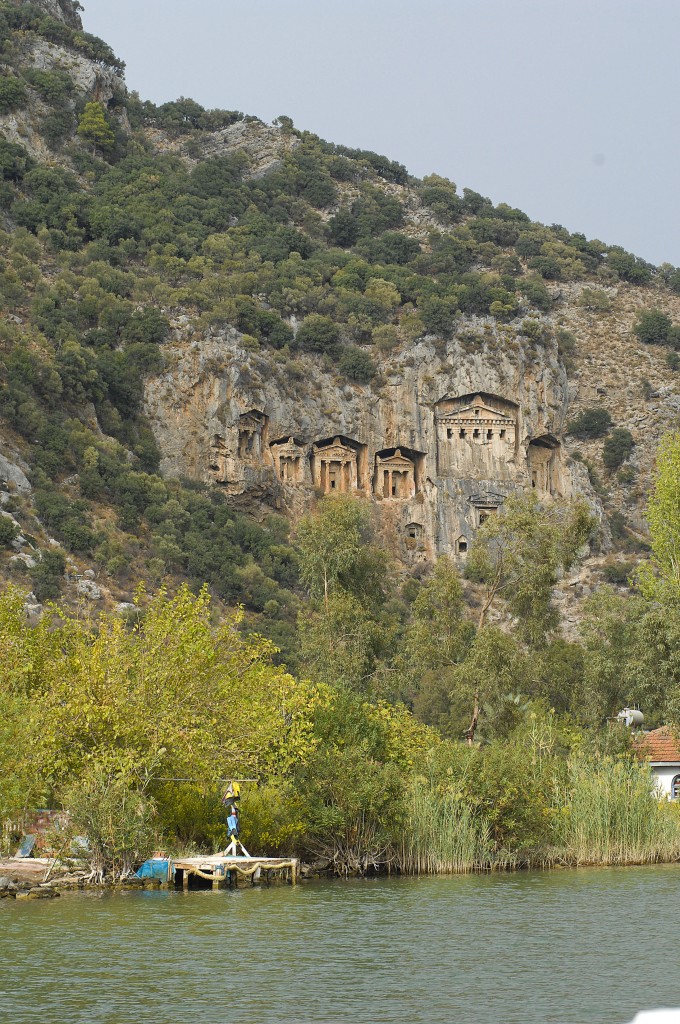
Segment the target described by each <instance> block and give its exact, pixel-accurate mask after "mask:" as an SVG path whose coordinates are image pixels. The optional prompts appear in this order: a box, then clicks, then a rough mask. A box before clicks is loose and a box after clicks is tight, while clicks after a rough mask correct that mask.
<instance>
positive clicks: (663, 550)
mask: <svg viewBox="0 0 680 1024" xmlns="http://www.w3.org/2000/svg"><path fill="white" fill-rule="evenodd" d="M647 522H648V523H649V531H650V533H651V536H652V558H651V560H650V561H649V562H648V563H647V564H646V565H644V566H643V567H642V568H641V570H640V572H639V573H638V583H639V585H640V589H641V590H642V592H643V594H644V595H645V597H646V598H647V599H648V600H650V601H658V602H660V603H661V604H662V605H664V606H668V607H673V608H676V607H680V433H677V432H676V433H672V434H666V435H665V437H663V438H662V440H661V443H660V444H659V448H658V451H657V455H656V467H655V470H654V480H653V486H652V491H651V494H650V496H649V501H648V504H647Z"/></svg>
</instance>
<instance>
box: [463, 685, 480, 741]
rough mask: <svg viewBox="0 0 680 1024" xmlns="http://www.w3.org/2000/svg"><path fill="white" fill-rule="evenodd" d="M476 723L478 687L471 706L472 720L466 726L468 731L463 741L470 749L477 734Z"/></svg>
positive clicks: (477, 719) (477, 718)
mask: <svg viewBox="0 0 680 1024" xmlns="http://www.w3.org/2000/svg"><path fill="white" fill-rule="evenodd" d="M478 721H479V687H478V686H476V687H475V698H474V704H473V706H472V719H471V720H470V725H469V726H468V730H467V732H466V733H465V739H466V740H467V742H468V746H470V747H471V746H472V744H473V742H474V738H475V733H476V732H477V722H478Z"/></svg>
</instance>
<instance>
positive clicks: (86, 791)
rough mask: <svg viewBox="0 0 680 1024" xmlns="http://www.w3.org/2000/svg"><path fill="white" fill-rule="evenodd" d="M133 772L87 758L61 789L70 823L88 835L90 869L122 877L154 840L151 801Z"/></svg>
mask: <svg viewBox="0 0 680 1024" xmlns="http://www.w3.org/2000/svg"><path fill="white" fill-rule="evenodd" d="M136 783H137V779H136V778H135V775H134V773H133V772H130V771H127V770H124V769H121V770H118V771H116V770H114V769H112V768H111V767H109V766H108V765H105V764H102V763H97V762H96V761H95V762H92V763H90V764H89V765H88V767H87V768H86V769H85V771H84V772H83V774H82V775H81V776H80V778H79V779H78V781H77V782H74V783H73V784H72V785H71V786H70V787H69V788H68V789H67V790H66V791H65V792H64V794H63V799H64V805H65V806H66V807H67V808H68V810H69V812H70V815H71V821H72V824H73V826H74V828H75V829H76V830H77V831H78V832H79V833H81V834H82V835H85V836H87V839H88V843H89V857H90V863H91V868H92V873H93V875H94V877H95V878H97V879H98V880H99V881H101V880H102V879H103V878H104V876H105V875H110V876H111V877H112V878H114V879H116V878H124V877H125V876H126V875H129V874H130V873H131V872H132V870H133V868H134V867H135V865H136V864H138V863H139V862H140V861H142V860H144V859H145V858H146V857H148V856H149V854H150V852H151V850H152V849H153V847H154V845H155V833H154V831H153V828H152V818H153V815H154V811H155V808H154V804H153V802H152V801H151V800H149V799H148V798H147V797H145V796H144V794H143V793H141V792H140V791H139V790H138V789H136V788H135V784H136Z"/></svg>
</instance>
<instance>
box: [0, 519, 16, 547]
mask: <svg viewBox="0 0 680 1024" xmlns="http://www.w3.org/2000/svg"><path fill="white" fill-rule="evenodd" d="M18 532H19V531H18V530H17V528H16V526H15V524H14V523H13V522H12V520H11V519H9V518H8V517H7V516H0V548H8V547H9V546H10V545H11V543H12V541H13V540H14V538H15V537H16V535H17V534H18Z"/></svg>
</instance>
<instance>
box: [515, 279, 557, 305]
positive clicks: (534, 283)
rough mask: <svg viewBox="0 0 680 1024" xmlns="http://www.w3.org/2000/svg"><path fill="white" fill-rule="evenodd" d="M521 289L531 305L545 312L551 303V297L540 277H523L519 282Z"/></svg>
mask: <svg viewBox="0 0 680 1024" xmlns="http://www.w3.org/2000/svg"><path fill="white" fill-rule="evenodd" d="M521 289H522V292H523V293H524V295H525V296H526V299H527V301H528V302H529V303H530V304H531V305H532V306H535V307H536V309H540V310H542V311H543V312H544V313H547V311H548V310H549V309H550V307H551V305H552V298H551V296H550V292H549V291H548V289H547V288H546V286H545V285H544V283H543V280H542V278H540V277H533V276H532V277H527V278H525V280H523V281H522V283H521Z"/></svg>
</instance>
